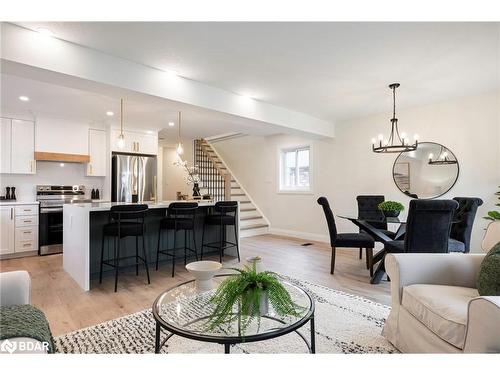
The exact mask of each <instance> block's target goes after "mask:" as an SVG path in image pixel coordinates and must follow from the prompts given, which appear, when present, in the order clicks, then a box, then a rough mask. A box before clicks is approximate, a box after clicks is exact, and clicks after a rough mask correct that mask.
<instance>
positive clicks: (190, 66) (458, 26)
mask: <svg viewBox="0 0 500 375" xmlns="http://www.w3.org/2000/svg"><path fill="white" fill-rule="evenodd" d="M19 24H20V25H22V26H24V27H27V28H31V29H36V28H37V27H40V26H43V27H46V28H49V29H50V30H51V31H52V32H53V33H54V34H55V36H56V37H58V38H61V39H64V40H67V41H71V42H74V43H78V44H81V45H84V46H88V47H91V48H94V49H97V50H100V51H103V52H106V53H109V54H112V55H115V56H119V57H122V58H126V59H129V60H133V61H135V62H139V63H142V64H145V65H148V66H151V67H155V68H159V69H170V70H175V71H178V72H179V73H180V74H181V75H182V76H184V77H187V78H190V79H193V80H197V81H201V82H204V83H207V84H209V85H212V86H215V87H219V88H222V89H226V90H229V91H232V92H236V93H240V94H248V95H251V96H253V97H255V98H256V99H259V100H262V101H265V102H269V103H272V104H276V105H279V106H282V107H285V108H289V109H293V110H295V111H299V112H304V113H308V114H311V115H313V116H316V117H319V118H322V119H324V120H328V121H332V122H335V121H339V120H346V119H351V118H356V117H362V116H365V115H369V114H373V113H381V112H385V111H387V112H390V106H391V95H390V91H389V90H388V89H387V88H386V87H387V84H389V83H391V82H401V84H402V86H401V88H400V89H399V92H398V103H399V106H400V107H402V108H403V107H410V106H416V105H424V104H428V103H432V102H436V101H443V100H447V99H450V98H453V97H459V96H466V95H470V94H475V93H482V92H487V91H492V90H496V89H498V88H499V80H500V78H499V76H500V73H499V70H500V46H499V38H500V28H499V25H500V24H499V23H359V22H358V23H180V22H156V23H155V22H150V23H144V22H142V23H130V22H126V23H120V22H115V23H111V22H106V23H95V22H94V23H84V22H71V23H70V22H49V23H19Z"/></svg>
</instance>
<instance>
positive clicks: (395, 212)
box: [378, 201, 405, 217]
mask: <svg viewBox="0 0 500 375" xmlns="http://www.w3.org/2000/svg"><path fill="white" fill-rule="evenodd" d="M378 208H379V209H380V210H381V211H382V212H383V213H384V216H385V217H398V216H399V213H400V212H401V211H404V209H405V206H403V205H402V204H401V203H399V202H394V201H385V202H382V203H380V204H379V205H378Z"/></svg>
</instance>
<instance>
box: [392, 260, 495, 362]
mask: <svg viewBox="0 0 500 375" xmlns="http://www.w3.org/2000/svg"><path fill="white" fill-rule="evenodd" d="M483 258H484V255H483V254H388V255H387V257H386V259H385V268H386V271H387V274H388V275H389V277H390V279H391V300H392V310H391V313H390V314H389V317H388V318H387V322H386V324H385V326H384V329H383V335H384V336H385V337H386V338H387V339H388V340H389V341H390V342H391V343H392V344H393V345H394V346H395V347H396V348H397V349H398V350H400V351H401V352H403V353H500V297H499V296H497V297H484V296H483V297H480V296H479V294H478V292H477V289H476V278H477V273H478V272H479V267H480V264H481V261H482V260H483Z"/></svg>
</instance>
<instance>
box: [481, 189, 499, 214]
mask: <svg viewBox="0 0 500 375" xmlns="http://www.w3.org/2000/svg"><path fill="white" fill-rule="evenodd" d="M499 187H500V186H499ZM495 195H498V196H499V197H498V199H499V200H500V191H497V192H496V193H495ZM495 206H500V203H497V204H495ZM484 219H486V220H491V221H497V220H500V212H498V211H488V216H485V217H484Z"/></svg>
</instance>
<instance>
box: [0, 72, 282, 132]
mask: <svg viewBox="0 0 500 375" xmlns="http://www.w3.org/2000/svg"><path fill="white" fill-rule="evenodd" d="M3 70H4V71H5V70H8V69H3ZM26 72H27V71H26V70H24V71H23V73H26ZM32 74H34V76H36V77H37V78H40V79H41V80H37V79H29V78H25V77H20V76H17V75H11V74H0V86H1V91H0V98H1V109H2V112H3V113H4V115H5V114H10V115H12V114H16V115H17V116H23V118H32V117H33V116H47V117H54V118H63V119H68V120H73V121H78V122H85V123H89V124H92V123H97V124H111V125H112V126H113V127H119V124H120V123H119V120H120V116H119V113H120V102H119V98H120V97H122V98H124V127H125V128H134V129H142V130H150V131H154V132H156V131H160V130H161V132H160V137H164V138H166V139H167V140H169V139H176V138H177V134H178V127H177V124H178V121H177V118H178V117H177V116H178V115H177V113H178V111H179V110H180V111H182V129H181V130H182V136H183V137H185V138H189V139H194V138H200V137H203V138H205V137H210V136H214V135H220V134H226V133H234V132H240V133H245V134H255V135H268V134H275V133H277V132H278V130H277V129H276V127H273V126H272V125H270V124H265V123H261V122H259V121H254V120H249V119H243V118H240V117H237V116H232V115H228V114H224V113H220V112H215V111H210V110H205V109H202V108H199V107H194V106H188V105H183V104H180V103H177V102H172V101H169V100H166V99H162V98H157V97H153V96H149V95H143V94H139V93H133V92H129V91H124V90H118V89H115V88H111V87H109V86H103V85H100V84H98V83H92V82H86V83H85V87H86V89H85V90H82V89H76V88H74V87H67V86H65V85H63V84H61V83H63V82H65V81H64V80H61V79H60V77H59V76H55V75H51V74H48V73H45V72H33V71H30V74H29V75H32ZM46 81H49V82H46ZM50 81H52V82H50ZM53 82H57V83H58V84H56V83H53ZM21 95H25V96H28V97H29V98H30V100H29V102H23V101H21V100H19V96H21ZM106 111H113V112H114V116H113V117H108V116H107V115H106ZM169 121H172V122H174V123H175V126H174V127H169V126H168V122H169ZM162 129H163V130H162Z"/></svg>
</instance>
